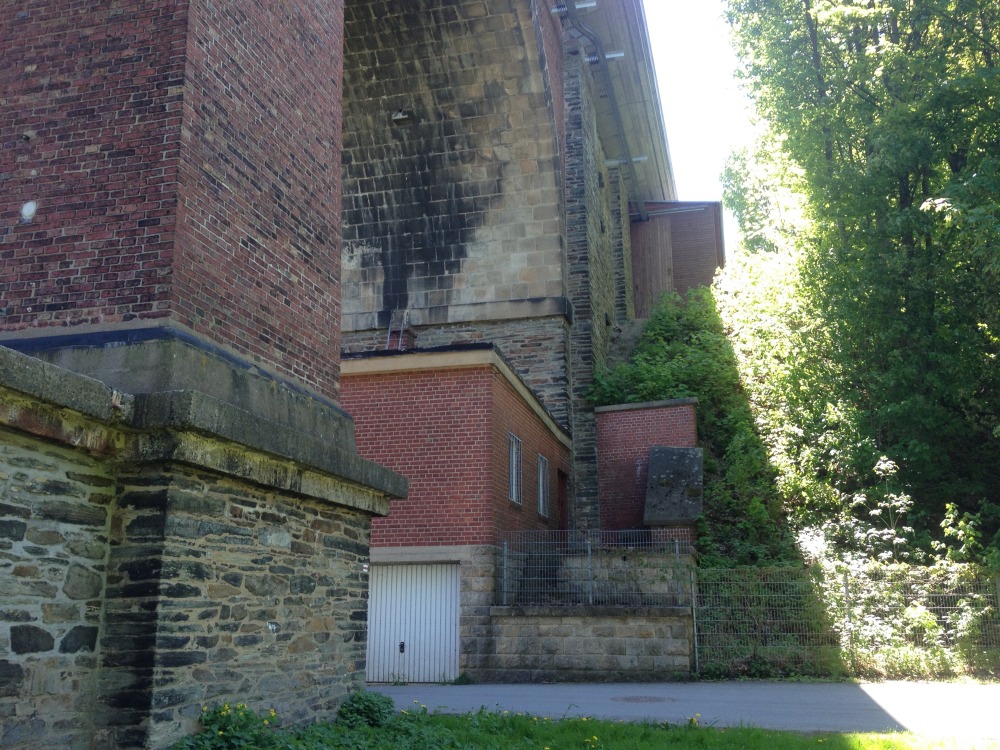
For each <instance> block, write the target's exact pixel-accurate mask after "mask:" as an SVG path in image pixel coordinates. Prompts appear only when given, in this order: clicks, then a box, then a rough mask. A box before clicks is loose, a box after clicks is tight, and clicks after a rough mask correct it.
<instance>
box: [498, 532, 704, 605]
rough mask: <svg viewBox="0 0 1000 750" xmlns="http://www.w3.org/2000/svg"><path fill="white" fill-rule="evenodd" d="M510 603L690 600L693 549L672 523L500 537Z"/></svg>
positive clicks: (502, 596)
mask: <svg viewBox="0 0 1000 750" xmlns="http://www.w3.org/2000/svg"><path fill="white" fill-rule="evenodd" d="M498 546H499V547H500V548H501V550H502V552H501V560H500V566H499V570H498V577H499V579H500V580H499V581H498V585H497V587H496V590H497V592H498V596H497V603H498V604H501V605H505V606H526V605H548V606H565V607H573V606H586V605H593V606H609V607H651V606H658V607H670V606H690V604H691V581H692V578H691V572H690V557H689V555H690V553H691V550H690V547H689V544H688V542H687V541H682V540H681V539H679V538H677V536H676V534H674V533H672V531H671V530H670V529H638V530H634V531H598V530H594V531H590V530H555V531H517V532H507V533H505V534H501V535H500V539H499V544H498Z"/></svg>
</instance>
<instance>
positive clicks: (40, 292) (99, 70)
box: [0, 0, 188, 330]
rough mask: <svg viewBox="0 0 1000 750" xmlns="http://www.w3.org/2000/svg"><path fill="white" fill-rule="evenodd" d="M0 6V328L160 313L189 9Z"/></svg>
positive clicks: (77, 3)
mask: <svg viewBox="0 0 1000 750" xmlns="http://www.w3.org/2000/svg"><path fill="white" fill-rule="evenodd" d="M2 8H3V9H2V10H0V25H2V28H3V34H2V37H0V47H2V49H3V53H2V55H3V57H2V64H0V92H3V93H2V94H0V96H2V97H3V99H4V101H3V107H2V108H0V173H3V175H4V178H5V179H4V180H3V182H2V188H0V307H3V308H4V311H5V312H4V314H3V315H2V316H0V330H12V329H19V328H24V327H27V326H34V327H43V326H62V325H67V324H74V323H102V322H116V321H122V320H128V319H133V318H136V317H158V316H164V315H167V313H168V310H167V307H168V297H169V288H170V282H171V275H172V274H171V268H172V251H173V243H174V230H175V222H174V213H175V208H176V203H177V189H178V185H177V181H178V168H179V164H180V156H179V154H180V139H181V101H182V96H183V94H182V92H183V83H184V78H183V71H184V61H185V39H186V31H187V13H188V3H187V2H172V3H163V2H158V0H133V1H132V2H129V3H119V2H114V3H113V2H110V0H105V1H104V2H94V1H92V0H59V1H56V0H49V1H48V2H34V3H13V2H11V3H4V4H3V6H2ZM27 201H37V203H38V212H37V214H36V216H35V218H34V220H33V221H32V222H30V223H18V218H19V216H20V210H21V206H22V205H23V204H24V203H25V202H27Z"/></svg>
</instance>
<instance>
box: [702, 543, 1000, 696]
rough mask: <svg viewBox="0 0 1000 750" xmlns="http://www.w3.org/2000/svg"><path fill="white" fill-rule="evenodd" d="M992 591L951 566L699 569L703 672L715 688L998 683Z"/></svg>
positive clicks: (976, 570)
mask: <svg viewBox="0 0 1000 750" xmlns="http://www.w3.org/2000/svg"><path fill="white" fill-rule="evenodd" d="M995 585H996V580H995V578H994V574H992V573H991V572H989V571H987V570H986V569H984V568H982V567H980V566H976V565H969V564H955V563H948V562H939V563H937V564H935V565H933V566H917V565H911V564H904V563H896V562H891V563H885V562H877V561H866V560H861V559H859V560H855V561H853V562H851V563H845V562H835V561H830V560H824V561H821V562H816V563H813V564H811V565H809V566H807V567H805V568H803V567H801V566H800V567H795V568H787V567H786V568H762V567H743V568H716V569H706V568H701V569H699V572H698V589H699V607H698V628H699V639H698V641H699V644H698V646H699V647H698V654H699V664H700V671H701V674H702V676H705V677H714V678H722V677H725V678H732V677H752V678H761V677H789V676H810V677H844V676H853V677H860V678H867V679H885V678H905V679H934V678H942V677H954V676H958V675H965V676H974V677H979V678H986V679H995V678H996V677H997V676H998V675H1000V613H998V612H997V608H996V590H995Z"/></svg>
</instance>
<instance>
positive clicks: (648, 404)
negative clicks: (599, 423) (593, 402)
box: [594, 397, 698, 413]
mask: <svg viewBox="0 0 1000 750" xmlns="http://www.w3.org/2000/svg"><path fill="white" fill-rule="evenodd" d="M697 403H698V399H697V398H694V397H691V398H671V399H667V400H666V401H643V402H642V403H637V404H612V405H611V406H598V407H595V408H594V411H595V412H597V413H600V412H605V411H634V410H637V409H662V408H664V407H669V406H687V405H689V404H690V405H697Z"/></svg>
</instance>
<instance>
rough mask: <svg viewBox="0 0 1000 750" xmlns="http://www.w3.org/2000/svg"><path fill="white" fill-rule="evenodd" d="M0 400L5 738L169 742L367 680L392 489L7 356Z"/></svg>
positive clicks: (311, 705)
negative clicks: (373, 525) (232, 716)
mask: <svg viewBox="0 0 1000 750" xmlns="http://www.w3.org/2000/svg"><path fill="white" fill-rule="evenodd" d="M0 404H2V408H0V591H2V593H3V604H2V605H0V676H2V678H3V680H2V682H0V745H2V746H3V747H4V748H11V750H28V749H29V748H30V749H31V750H38V749H39V748H43V749H46V750H48V749H50V748H51V750H57V749H58V750H64V749H65V748H74V749H75V748H80V749H81V750H83V749H84V748H86V749H87V750H90V749H91V748H162V747H166V746H168V745H169V744H170V743H171V741H173V740H174V739H177V738H178V737H179V736H180V735H182V734H184V733H187V732H191V731H193V730H194V729H196V727H197V716H198V714H199V713H200V711H201V706H202V705H204V704H205V703H213V702H217V701H225V700H242V701H245V702H247V703H249V704H250V705H251V706H252V707H254V708H258V709H266V708H269V707H272V706H273V707H274V708H276V709H277V710H278V711H279V713H281V714H282V715H283V716H284V717H285V718H287V719H288V720H290V721H292V722H298V721H303V720H306V719H315V718H318V717H320V716H323V715H325V714H327V713H328V712H330V711H332V710H333V708H334V706H335V704H336V703H337V701H339V700H340V699H341V698H342V697H343V696H344V695H345V694H346V692H347V691H348V690H349V689H350V688H352V687H358V686H360V685H361V684H362V682H363V679H364V677H363V675H364V640H365V639H364V634H365V618H366V605H367V576H366V574H365V572H364V565H365V563H366V561H367V549H368V539H369V526H370V518H371V516H372V515H374V514H378V513H383V514H384V513H385V512H386V511H387V508H388V497H387V495H391V496H399V495H400V494H402V491H403V485H402V484H401V483H400V484H399V486H398V487H397V488H396V489H395V490H388V486H385V485H383V489H377V488H376V487H375V486H373V485H377V484H380V482H379V481H378V480H377V479H376V475H377V474H378V473H380V472H383V471H384V470H381V469H378V468H377V467H374V466H372V465H370V464H368V463H367V462H364V461H362V460H361V459H358V458H357V457H353V458H352V457H350V456H341V457H338V456H336V455H335V453H336V452H335V451H332V452H331V450H330V447H329V445H323V446H322V447H321V446H319V445H318V444H314V443H313V442H312V441H311V440H310V439H309V438H307V437H305V436H301V435H300V436H299V437H298V438H296V440H297V441H298V442H297V443H294V444H293V445H291V446H290V445H289V444H288V443H286V442H284V441H285V440H286V439H290V437H291V435H292V432H291V431H287V430H285V429H284V428H282V427H281V426H280V425H278V424H276V423H273V422H265V421H263V420H259V421H255V418H254V417H251V416H250V415H248V414H246V413H243V412H240V411H239V410H236V409H233V407H231V406H228V405H226V404H224V403H222V402H218V401H214V400H212V399H211V398H208V397H205V396H203V395H199V394H185V393H170V394H162V395H158V396H157V395H150V396H143V397H134V396H131V395H129V394H125V393H121V392H119V391H114V390H112V389H111V388H108V387H106V386H104V385H103V384H101V383H99V382H97V381H94V380H90V379H88V378H85V377H81V376H78V375H75V374H72V373H69V372H65V371H61V370H59V368H56V367H53V366H52V365H49V364H46V363H43V362H40V361H37V360H33V359H31V358H29V357H26V356H24V355H19V354H16V353H15V352H12V351H10V350H7V349H4V348H2V347H0ZM241 434H242V435H243V436H245V437H246V440H244V441H242V442H240V441H236V440H234V438H235V437H236V436H238V435H241ZM258 443H260V445H257V444H258ZM265 444H266V447H265ZM290 447H291V448H292V450H291V451H289V452H291V453H292V454H294V455H297V456H298V457H299V459H298V460H295V459H292V458H288V457H284V458H283V457H282V453H283V452H284V451H287V450H288V449H289V448H290ZM314 449H315V451H316V452H315V454H314ZM320 450H321V451H322V456H321V455H320V453H319V451H320ZM305 459H311V462H309V463H304V461H305ZM327 461H329V462H331V463H325V462H327ZM334 465H339V466H340V467H341V468H340V472H342V473H340V472H331V471H330V468H331V467H332V466H334ZM369 471H372V472H374V474H371V475H370V476H369V479H367V480H364V479H362V477H363V476H364V475H365V474H366V473H367V472H369ZM397 479H398V478H397ZM384 480H389V484H390V485H391V484H394V483H395V482H394V480H391V479H389V475H388V474H385V475H384V476H383V481H384ZM387 490H388V492H387Z"/></svg>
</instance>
